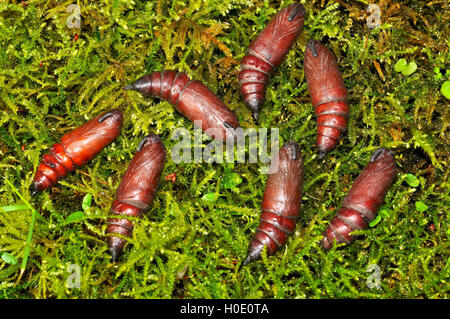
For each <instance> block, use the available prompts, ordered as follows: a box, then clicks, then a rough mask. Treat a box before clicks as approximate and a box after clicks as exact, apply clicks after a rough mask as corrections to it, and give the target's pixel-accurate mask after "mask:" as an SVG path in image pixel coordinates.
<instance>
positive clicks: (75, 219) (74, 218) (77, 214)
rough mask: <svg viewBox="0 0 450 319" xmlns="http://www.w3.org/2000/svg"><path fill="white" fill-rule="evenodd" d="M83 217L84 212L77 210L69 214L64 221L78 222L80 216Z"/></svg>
mask: <svg viewBox="0 0 450 319" xmlns="http://www.w3.org/2000/svg"><path fill="white" fill-rule="evenodd" d="M83 217H84V213H83V212H82V211H78V212H75V213H72V214H70V215H69V216H68V217H67V218H66V221H65V223H66V224H68V223H73V222H78V221H80V220H81V219H82V218H83Z"/></svg>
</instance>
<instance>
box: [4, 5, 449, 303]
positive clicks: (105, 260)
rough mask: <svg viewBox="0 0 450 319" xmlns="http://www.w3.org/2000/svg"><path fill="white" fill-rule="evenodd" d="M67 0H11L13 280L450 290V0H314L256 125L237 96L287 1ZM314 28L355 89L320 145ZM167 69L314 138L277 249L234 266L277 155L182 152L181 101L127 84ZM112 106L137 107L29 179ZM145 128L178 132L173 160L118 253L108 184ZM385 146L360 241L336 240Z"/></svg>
mask: <svg viewBox="0 0 450 319" xmlns="http://www.w3.org/2000/svg"><path fill="white" fill-rule="evenodd" d="M72 2H74V1H66V2H61V1H47V0H46V1H43V0H33V1H12V2H11V1H10V2H8V1H7V2H2V3H0V17H1V19H0V31H1V32H0V44H1V45H0V89H1V95H0V114H1V115H0V168H1V171H2V174H1V175H2V178H1V179H0V257H1V258H0V298H449V297H450V282H449V281H450V241H449V237H450V209H449V206H450V195H449V182H448V174H449V171H448V160H449V146H450V143H449V141H450V139H449V130H448V129H449V122H450V121H449V100H448V99H447V98H446V97H445V96H444V94H446V95H447V96H448V94H449V93H448V92H447V91H445V87H446V85H447V84H448V82H446V81H449V80H450V62H449V61H450V59H449V58H450V51H449V46H450V35H449V28H448V26H449V22H450V21H449V17H450V14H449V11H448V10H449V8H448V7H446V1H445V0H435V1H432V0H429V1H408V0H405V1H398V2H397V1H391V0H380V1H378V2H377V5H378V8H379V9H380V11H379V12H380V21H379V23H380V24H379V26H378V27H375V28H370V27H369V26H371V25H370V24H371V23H372V24H373V23H375V24H376V23H377V22H378V21H377V20H376V19H375V16H374V15H373V13H375V14H376V11H373V12H372V13H370V12H368V11H367V9H368V2H367V1H362V0H359V1H350V0H339V1H337V2H334V1H326V0H313V1H304V0H302V1H301V2H302V3H303V4H304V5H305V9H306V14H305V25H304V28H303V30H302V31H301V34H300V36H299V37H298V39H297V41H296V42H295V45H294V46H293V48H292V49H291V51H290V52H289V54H288V55H287V56H286V58H285V60H284V61H283V63H282V64H281V66H280V67H279V68H278V69H277V70H276V71H275V72H274V74H273V76H272V77H271V79H270V81H269V84H268V88H267V94H266V102H265V104H264V107H263V110H262V112H261V114H260V117H259V124H256V123H255V122H254V121H253V119H252V117H251V113H250V111H249V110H248V109H247V107H246V106H245V105H244V103H243V101H242V98H241V96H240V92H239V83H238V79H237V74H238V72H239V67H240V60H241V59H242V58H243V56H244V55H245V53H246V50H247V47H248V45H249V44H250V43H251V41H252V40H253V39H254V38H255V37H256V36H257V35H258V34H259V33H260V32H261V31H262V30H263V29H264V27H265V25H267V23H268V22H269V21H270V19H271V18H272V17H273V16H274V15H275V14H276V12H277V11H278V10H280V9H281V8H283V7H285V6H286V5H288V4H289V3H290V2H287V1H286V2H285V1H282V2H281V3H280V2H279V1H273V2H272V1H252V0H240V1H234V0H233V1H232V0H220V1H214V0H210V1H208V0H203V1H201V0H192V1H184V2H183V1H178V0H177V1H162V0H160V1H149V2H144V1H142V2H141V1H136V0H125V1H117V0H111V1H105V0H99V1H84V0H82V1H78V2H76V3H77V5H75V6H74V5H71V3H72ZM77 10H79V12H81V19H80V20H79V19H77V18H78V11H77ZM309 39H317V40H320V41H322V42H323V43H324V44H325V45H326V46H327V47H328V48H329V49H330V50H331V51H332V52H333V53H334V54H335V55H336V57H337V60H338V64H339V67H340V70H341V72H342V75H343V79H344V83H345V86H346V88H347V90H348V94H349V107H350V117H349V123H348V130H347V132H346V134H345V135H344V137H343V139H342V140H341V142H340V144H339V145H338V146H337V147H336V149H334V150H333V151H331V152H330V153H328V154H327V155H326V156H325V157H324V158H323V159H319V158H318V153H317V148H316V146H315V139H316V133H317V123H316V118H315V115H314V109H313V107H312V105H311V101H310V97H309V91H308V87H307V84H306V80H305V76H304V70H303V59H304V51H305V46H306V43H307V41H308V40H309ZM165 69H170V70H176V71H178V72H185V73H186V74H187V75H189V76H190V77H191V78H192V79H196V80H200V81H202V82H203V83H204V84H205V85H207V86H208V87H209V88H210V89H211V90H212V91H213V92H214V93H216V94H217V95H218V96H219V97H220V98H221V99H222V100H223V101H224V103H225V104H226V105H228V106H229V107H230V108H231V109H232V110H233V112H234V113H235V114H236V115H237V117H238V118H239V121H240V124H241V126H242V128H244V129H248V128H252V127H254V128H257V129H259V128H266V129H271V128H278V129H279V136H280V144H283V143H284V142H285V141H288V140H294V141H296V142H297V143H298V144H299V145H300V147H301V152H302V156H303V159H304V164H305V177H304V184H303V186H304V187H303V199H302V203H301V216H300V219H299V220H298V222H297V227H296V231H295V233H294V234H293V235H292V236H290V237H289V239H288V240H287V243H286V245H285V246H284V247H283V248H281V249H280V250H279V251H278V252H277V253H276V254H274V255H272V256H267V255H266V254H263V258H262V259H261V260H258V261H255V262H253V263H251V264H249V265H246V266H245V267H242V269H240V267H241V265H242V262H243V260H244V259H245V256H246V251H247V247H248V244H249V241H250V239H251V238H252V236H253V234H254V232H255V230H256V228H257V226H258V223H259V216H260V210H261V201H262V196H263V192H264V186H265V183H266V180H267V174H263V173H261V169H262V167H263V166H264V165H265V164H264V163H262V162H260V161H258V162H257V163H249V161H248V160H247V161H246V162H245V163H206V162H204V161H202V162H200V163H195V162H189V163H176V162H175V161H174V160H173V158H172V155H173V154H172V152H171V150H172V149H173V147H174V146H175V145H176V144H177V143H178V140H177V139H174V138H173V136H172V134H173V132H174V130H175V129H177V128H187V129H188V130H189V132H192V133H194V125H193V123H191V122H190V121H189V120H188V119H187V118H186V117H184V116H183V115H181V114H180V113H179V112H177V111H176V109H175V108H174V107H172V106H171V105H170V103H169V102H167V101H161V100H159V99H156V98H148V97H144V96H142V95H140V94H139V93H137V92H132V91H125V90H123V87H125V86H126V85H128V84H130V83H132V82H134V81H135V80H136V79H137V78H139V77H140V76H142V75H144V74H147V73H149V72H152V71H162V70H165ZM444 83H447V84H444ZM113 108H119V109H120V110H121V111H122V113H123V115H124V124H123V128H122V133H121V134H120V136H119V137H118V138H117V139H116V140H115V141H114V142H113V143H112V144H111V145H109V146H108V147H106V148H105V149H104V150H103V151H102V152H101V153H100V154H99V155H98V156H97V157H95V158H94V159H93V160H92V161H90V162H89V163H88V164H87V165H85V166H83V167H81V168H79V169H77V170H76V171H74V172H72V173H71V174H69V175H68V176H67V177H66V178H65V179H63V180H61V181H60V182H59V183H58V184H57V185H54V186H53V187H51V188H50V189H48V190H46V191H43V192H41V193H40V194H39V195H36V196H34V197H31V196H30V193H29V187H30V185H31V183H32V181H33V177H34V174H35V173H36V170H37V167H38V165H39V162H40V159H41V157H42V156H43V155H44V154H46V153H47V152H48V151H49V148H50V147H51V145H53V144H54V143H57V142H58V141H59V140H60V139H61V137H62V136H63V135H64V134H65V133H67V132H69V131H71V130H73V129H74V128H76V127H78V126H80V125H82V124H83V123H84V122H86V121H87V120H88V119H91V118H93V117H94V116H97V115H98V114H100V113H102V112H105V111H107V110H110V109H113ZM261 131H262V130H261ZM150 133H155V134H158V135H159V136H160V137H161V139H162V140H163V143H164V145H165V147H166V149H167V150H168V153H167V155H168V156H167V163H166V166H165V169H164V172H163V178H162V180H161V184H160V187H159V189H158V192H157V195H156V197H155V199H154V201H153V204H152V206H151V208H150V209H149V211H148V212H147V213H146V214H145V216H144V218H142V219H139V220H137V219H136V220H135V228H134V232H133V237H132V238H131V239H130V240H129V244H128V245H127V246H126V248H125V251H124V254H123V255H122V256H121V258H120V259H119V260H118V261H116V262H112V261H111V258H110V255H109V253H108V249H107V246H106V243H105V238H106V237H105V236H106V235H105V229H106V220H107V218H108V216H109V213H110V207H111V203H112V201H113V200H114V196H115V191H116V189H117V187H118V185H119V183H120V181H121V178H122V176H123V174H124V172H125V171H126V169H127V165H128V163H129V162H130V160H131V159H132V157H133V154H134V153H135V150H136V148H137V146H138V144H139V142H140V141H141V140H142V138H143V137H144V136H146V135H147V134H150ZM205 143H206V142H205ZM379 147H385V148H389V149H391V150H392V151H393V152H394V153H395V159H396V163H397V168H398V174H397V177H396V179H395V181H394V183H393V185H392V186H391V187H390V189H389V191H388V193H387V196H386V199H385V201H384V204H383V206H382V207H381V209H380V213H379V215H378V216H379V217H378V218H377V219H376V220H375V221H374V222H373V223H372V224H371V227H369V228H368V229H366V230H360V231H357V232H355V233H354V235H355V237H356V241H355V242H354V243H352V244H351V245H346V246H345V245H338V246H335V247H334V248H333V249H332V250H331V251H329V252H324V251H323V250H322V248H321V246H320V239H321V238H322V235H321V234H322V233H323V231H324V230H325V229H326V227H327V226H328V224H329V222H330V220H331V219H332V218H333V216H334V215H335V214H336V212H337V210H338V209H339V208H340V206H341V204H342V201H343V199H344V198H345V196H346V194H347V193H348V191H349V189H350V187H351V185H352V183H353V181H354V180H355V178H356V177H357V176H358V174H359V173H360V172H361V170H362V169H363V168H364V166H365V165H366V164H367V162H368V160H369V159H370V157H371V156H372V154H373V153H374V151H375V150H376V149H377V148H379ZM171 174H172V175H171ZM166 177H167V178H166ZM378 279H379V280H378ZM377 280H378V281H377Z"/></svg>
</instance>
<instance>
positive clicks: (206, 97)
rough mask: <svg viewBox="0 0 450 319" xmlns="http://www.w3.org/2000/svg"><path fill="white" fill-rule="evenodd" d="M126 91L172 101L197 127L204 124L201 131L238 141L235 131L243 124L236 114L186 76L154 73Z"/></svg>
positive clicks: (128, 87) (221, 138)
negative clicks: (240, 123)
mask: <svg viewBox="0 0 450 319" xmlns="http://www.w3.org/2000/svg"><path fill="white" fill-rule="evenodd" d="M125 89H126V90H135V91H138V92H139V93H141V94H143V95H145V96H149V97H158V98H161V99H164V100H167V101H169V102H170V103H171V104H172V105H173V106H175V108H176V109H177V110H178V111H179V112H180V113H181V114H183V115H184V116H186V117H187V118H188V119H189V120H191V121H192V122H194V124H196V125H198V124H197V123H201V127H200V128H201V129H202V130H203V131H205V133H206V134H208V135H209V136H210V137H213V138H215V139H218V140H222V141H225V140H226V139H230V140H231V139H232V140H234V139H235V131H234V129H236V128H238V127H239V121H238V119H237V117H236V115H235V114H234V113H233V111H231V110H230V108H228V106H226V105H225V104H224V103H223V102H222V101H221V100H220V99H219V98H218V97H217V96H216V95H215V94H214V93H213V92H212V91H211V90H210V89H208V88H207V87H206V86H205V85H204V84H202V83H201V82H199V81H197V80H191V79H189V77H188V76H187V75H186V74H184V73H176V72H174V71H169V70H166V71H163V72H153V73H151V74H148V75H144V76H142V77H141V78H139V79H138V80H137V81H136V82H134V83H133V84H131V85H128V86H126V87H125Z"/></svg>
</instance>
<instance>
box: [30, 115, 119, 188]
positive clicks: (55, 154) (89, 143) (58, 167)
mask: <svg viewBox="0 0 450 319" xmlns="http://www.w3.org/2000/svg"><path fill="white" fill-rule="evenodd" d="M122 122H123V116H122V113H121V112H120V111H119V110H117V109H115V110H111V111H109V112H106V113H103V114H100V115H99V116H97V117H95V118H93V119H92V120H90V121H88V122H86V123H85V124H83V125H82V126H80V127H78V128H76V129H75V130H73V131H71V132H69V133H67V134H65V135H64V136H63V137H62V138H61V142H60V143H55V144H53V146H52V147H51V148H50V152H49V154H45V155H44V156H43V157H42V160H41V163H40V165H39V167H38V169H37V172H36V174H35V176H34V179H33V184H32V185H31V187H30V192H31V195H35V194H36V193H37V192H38V191H42V190H44V189H47V188H49V187H50V186H52V185H55V184H56V183H57V182H58V181H59V180H61V179H62V178H64V177H65V176H66V175H67V174H68V173H69V172H72V171H73V170H75V168H76V167H80V166H83V165H84V164H86V163H87V162H88V161H90V160H91V159H92V158H93V157H95V156H96V155H97V154H98V153H99V152H100V151H101V150H102V149H103V148H105V147H106V146H107V145H108V144H110V143H111V142H112V141H114V140H115V139H116V138H117V136H118V135H119V134H120V131H121V129H122Z"/></svg>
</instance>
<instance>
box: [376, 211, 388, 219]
mask: <svg viewBox="0 0 450 319" xmlns="http://www.w3.org/2000/svg"><path fill="white" fill-rule="evenodd" d="M378 216H381V217H383V218H386V217H389V211H388V210H386V209H382V210H380V212H379V213H378Z"/></svg>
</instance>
